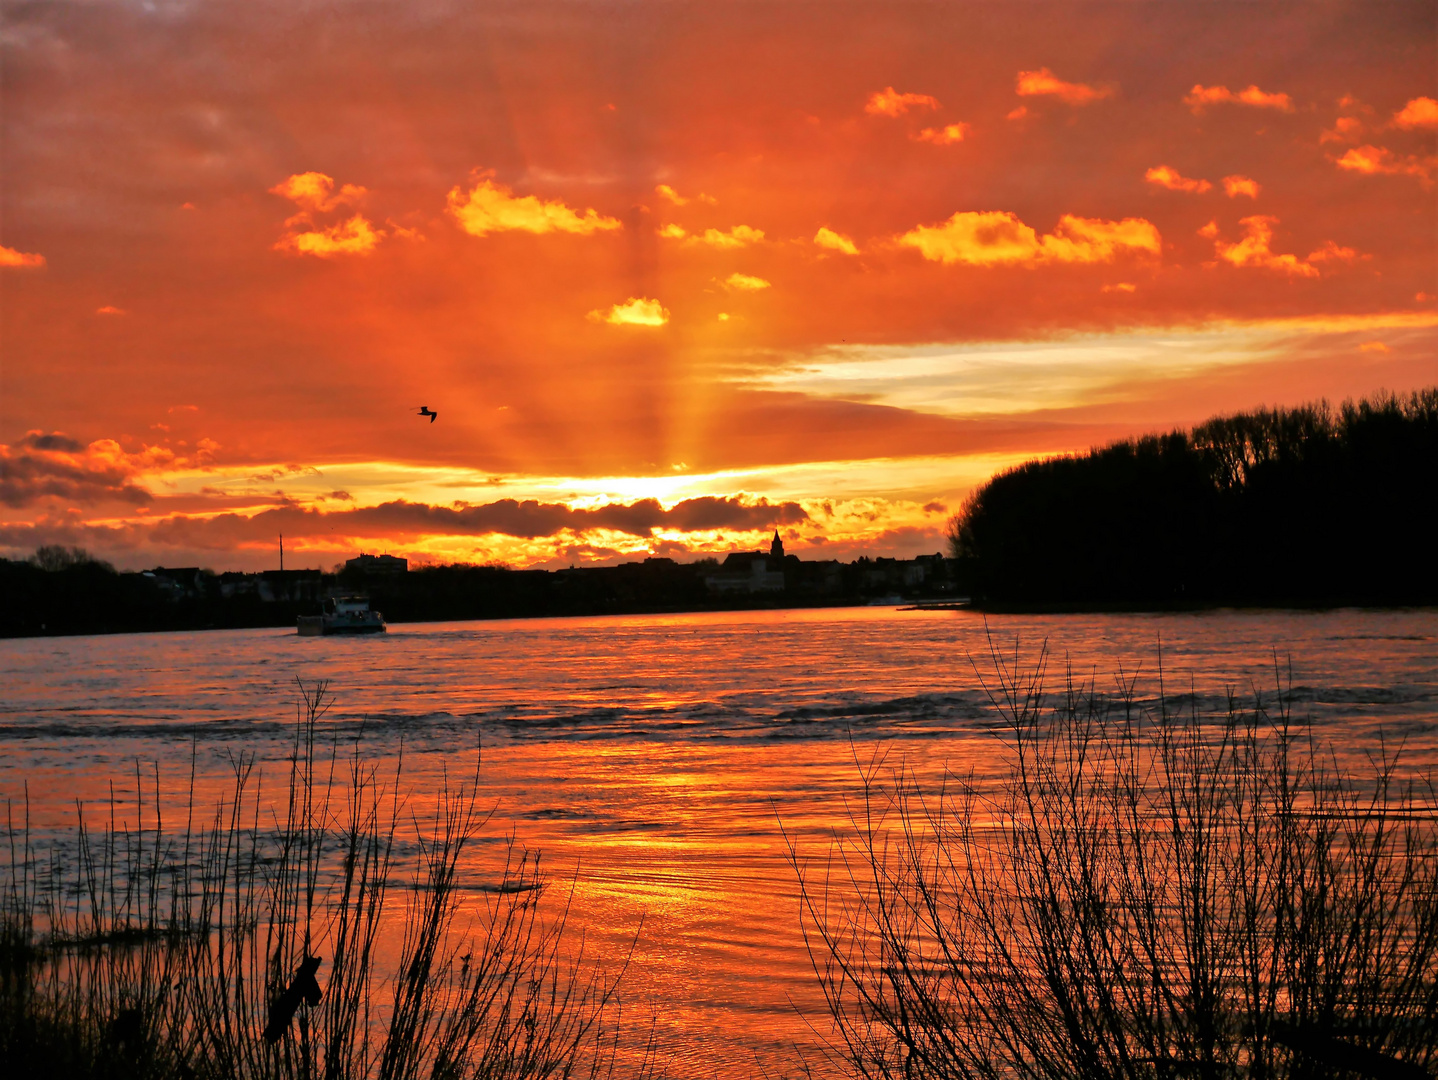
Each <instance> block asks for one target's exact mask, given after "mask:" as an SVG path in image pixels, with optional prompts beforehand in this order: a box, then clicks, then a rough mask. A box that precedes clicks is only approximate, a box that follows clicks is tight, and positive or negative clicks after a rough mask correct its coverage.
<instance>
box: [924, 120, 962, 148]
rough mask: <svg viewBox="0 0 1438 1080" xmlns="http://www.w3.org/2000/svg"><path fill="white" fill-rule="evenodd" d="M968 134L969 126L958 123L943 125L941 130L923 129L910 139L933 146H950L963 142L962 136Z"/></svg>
mask: <svg viewBox="0 0 1438 1080" xmlns="http://www.w3.org/2000/svg"><path fill="white" fill-rule="evenodd" d="M968 133H969V125H968V124H965V123H963V122H960V123H957V124H945V125H944V126H943V127H941V128H924V129H923V130H922V131H920V132H919V133H918V134H917V135H913V136H911V138H913V139H914V140H915V141H916V142H926V143H933V144H934V145H935V146H952V145H953V144H954V143H960V142H963V141H964V136H965V135H967V134H968Z"/></svg>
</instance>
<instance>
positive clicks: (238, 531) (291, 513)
mask: <svg viewBox="0 0 1438 1080" xmlns="http://www.w3.org/2000/svg"><path fill="white" fill-rule="evenodd" d="M809 520H810V519H809V515H808V513H807V512H806V511H805V510H804V508H803V507H802V506H801V505H799V504H798V503H797V502H778V503H771V502H769V501H768V500H767V499H763V498H760V499H756V500H752V501H751V500H749V499H747V498H745V497H744V496H728V497H725V496H713V495H709V496H700V497H697V498H692V499H685V500H683V501H682V502H678V503H676V504H674V505H673V506H671V507H669V508H668V509H666V508H665V507H664V505H663V504H662V503H660V502H659V500H658V499H640V500H639V501H637V502H633V503H605V504H603V505H600V506H594V507H578V508H576V507H571V506H569V505H567V504H565V503H545V502H538V501H536V500H533V499H528V500H524V501H519V500H515V499H500V500H498V501H496V502H492V503H485V504H483V505H480V506H468V505H465V504H464V503H456V504H454V505H453V506H433V505H430V504H427V503H417V502H409V501H407V500H403V499H397V500H393V501H391V502H386V503H381V504H380V505H378V506H367V507H356V508H350V509H342V510H341V509H336V510H322V509H315V508H312V507H299V506H283V507H275V508H273V509H269V510H263V511H261V512H260V513H257V514H253V515H248V516H247V515H243V514H234V513H226V514H218V515H215V516H213V517H204V518H201V517H191V516H189V515H175V516H173V517H170V518H166V519H164V520H162V521H159V522H156V523H155V525H153V526H151V527H150V540H151V541H152V542H154V543H160V544H166V545H170V546H184V547H197V548H209V549H223V548H229V547H233V546H235V545H236V544H243V543H247V542H249V543H253V542H256V541H263V542H268V541H269V540H270V539H271V538H272V537H273V536H274V535H275V533H277V532H283V533H284V534H285V536H286V538H291V537H293V538H294V539H295V540H296V541H299V540H302V539H305V538H310V537H313V538H315V539H318V540H329V541H333V539H334V538H335V537H336V536H342V537H345V538H347V539H348V538H370V537H373V538H385V539H388V538H392V537H397V536H415V535H429V536H484V535H492V534H499V535H504V536H513V537H518V538H521V539H526V540H533V539H537V538H540V537H548V536H560V535H564V534H577V535H584V534H586V533H593V532H597V531H601V530H605V531H609V532H617V533H623V534H626V535H629V536H638V537H645V538H648V537H652V536H653V535H654V534H655V532H657V531H659V530H665V531H673V532H695V531H700V530H711V529H729V530H734V531H743V532H751V531H755V530H758V529H772V528H775V527H777V526H780V525H797V524H803V523H805V522H807V521H809Z"/></svg>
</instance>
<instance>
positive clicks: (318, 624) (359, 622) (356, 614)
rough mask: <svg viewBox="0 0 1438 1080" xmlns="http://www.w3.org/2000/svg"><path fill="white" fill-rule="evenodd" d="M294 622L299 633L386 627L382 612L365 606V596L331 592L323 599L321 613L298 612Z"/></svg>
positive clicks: (357, 631) (359, 631) (368, 631)
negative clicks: (331, 593)
mask: <svg viewBox="0 0 1438 1080" xmlns="http://www.w3.org/2000/svg"><path fill="white" fill-rule="evenodd" d="M298 623H299V633H300V636H301V637H321V636H323V635H326V634H383V633H384V632H385V631H386V630H387V629H388V628H387V627H386V626H385V623H384V616H383V615H381V614H380V613H379V612H378V611H371V610H370V609H369V597H367V596H332V597H330V598H329V599H328V600H326V601H325V607H324V613H323V614H321V615H301V616H300V617H299V620H298Z"/></svg>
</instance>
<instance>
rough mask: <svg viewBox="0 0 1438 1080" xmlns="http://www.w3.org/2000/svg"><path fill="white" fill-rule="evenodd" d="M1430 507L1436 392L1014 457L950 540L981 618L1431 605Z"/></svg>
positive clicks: (1437, 577) (1437, 496)
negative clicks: (1016, 611)
mask: <svg viewBox="0 0 1438 1080" xmlns="http://www.w3.org/2000/svg"><path fill="white" fill-rule="evenodd" d="M1435 506H1438V388H1432V389H1428V390H1423V391H1419V392H1416V393H1413V394H1410V395H1408V396H1407V397H1379V398H1375V399H1372V400H1365V401H1360V402H1358V403H1357V404H1354V403H1352V402H1348V403H1345V404H1344V405H1343V406H1341V407H1340V408H1338V409H1333V408H1330V407H1329V406H1328V405H1327V404H1326V403H1321V404H1318V405H1309V406H1305V407H1303V408H1298V409H1274V410H1261V411H1258V412H1252V413H1240V414H1238V415H1235V416H1227V417H1219V418H1216V419H1213V420H1210V421H1208V422H1207V423H1205V424H1202V425H1200V426H1199V427H1196V428H1194V429H1193V430H1192V431H1189V432H1178V431H1176V432H1173V433H1171V434H1168V435H1150V436H1145V437H1144V438H1141V439H1134V440H1131V441H1127V442H1119V443H1114V444H1112V445H1110V446H1105V447H1103V448H1101V449H1097V450H1093V451H1090V452H1089V453H1087V454H1083V455H1080V456H1076V457H1061V458H1053V459H1049V460H1045V461H1033V462H1028V463H1026V464H1024V465H1020V466H1018V467H1017V468H1014V469H1010V470H1009V471H1008V472H1005V473H1001V474H1000V475H998V476H996V477H994V478H993V479H992V480H990V481H989V482H988V483H986V484H985V485H984V486H983V487H982V488H980V489H979V490H978V491H977V492H975V493H974V495H973V496H972V497H971V498H970V499H969V501H968V502H967V503H966V504H965V506H964V507H963V509H962V510H961V511H960V513H959V514H958V515H956V516H955V517H954V518H953V519H952V520H951V522H950V543H951V548H952V554H953V555H954V556H956V557H957V559H958V560H959V564H960V566H961V568H962V572H961V576H962V578H963V580H964V582H965V584H966V585H967V586H969V587H970V588H971V590H972V592H973V595H974V597H975V598H976V599H978V600H979V601H981V602H982V603H984V604H985V605H987V606H989V607H992V608H1001V607H1005V606H1011V607H1012V606H1029V607H1063V606H1066V605H1073V606H1095V605H1097V606H1103V605H1114V606H1143V607H1148V606H1200V605H1212V604H1237V605H1254V604H1299V605H1325V604H1431V603H1435V602H1438V558H1434V555H1433V553H1434V551H1435V549H1438V539H1435V534H1434V530H1433V521H1432V519H1433V517H1434V507H1435Z"/></svg>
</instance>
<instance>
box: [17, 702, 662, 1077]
mask: <svg viewBox="0 0 1438 1080" xmlns="http://www.w3.org/2000/svg"><path fill="white" fill-rule="evenodd" d="M300 690H301V694H302V702H301V704H300V707H299V710H298V717H297V722H296V726H295V735H294V742H293V746H292V754H291V756H290V761H289V769H288V775H287V780H286V783H285V786H284V787H283V788H282V790H281V792H280V797H279V798H278V799H277V800H272V799H270V798H267V793H266V792H265V791H264V790H263V785H262V783H261V775H260V771H259V770H258V769H257V768H256V763H255V760H254V758H253V757H252V756H249V755H246V754H241V755H239V756H237V757H235V758H233V759H232V766H233V785H232V787H231V788H230V790H229V793H228V794H227V795H226V796H225V797H224V798H222V799H220V800H219V801H218V803H217V804H216V805H215V806H214V807H213V809H212V810H211V811H209V812H205V811H203V810H202V807H201V806H200V804H199V799H198V797H197V794H196V790H195V781H194V778H193V776H192V778H191V781H190V786H189V791H188V795H189V798H188V800H187V807H188V812H187V815H186V820H185V821H184V823H183V826H182V827H178V828H172V826H171V824H170V823H169V822H167V821H166V820H164V815H163V813H162V811H161V806H162V798H161V796H162V794H163V792H162V790H161V784H160V780H159V776H158V773H157V772H156V773H152V774H151V775H150V776H148V777H146V776H145V775H144V774H143V773H141V772H140V771H138V770H137V773H136V777H135V783H136V793H135V795H136V797H135V802H134V810H133V817H131V818H129V819H128V820H120V819H118V818H117V813H118V811H117V807H118V806H119V805H120V802H119V800H118V799H117V798H116V797H115V796H114V795H113V793H112V798H111V801H110V807H109V810H108V814H107V817H106V819H105V820H104V821H103V823H102V824H103V827H102V828H98V829H97V827H96V824H97V823H96V822H95V821H94V820H93V818H92V816H91V815H90V814H89V813H87V812H86V810H85V809H84V808H83V807H79V808H77V828H76V833H75V834H74V838H73V845H72V846H71V847H70V848H69V849H68V850H64V849H62V848H61V847H59V846H56V845H53V844H52V845H46V846H43V850H41V847H42V846H41V845H38V844H37V843H35V842H34V841H33V840H32V837H31V833H30V829H29V823H28V819H27V818H26V817H25V814H26V813H27V812H28V811H27V808H25V807H22V808H20V811H19V814H18V816H17V815H16V813H15V808H13V807H12V808H9V809H8V812H9V813H10V814H11V816H10V817H9V818H8V819H7V827H8V843H7V845H6V847H7V851H6V854H7V855H8V859H9V863H8V881H7V882H6V891H5V896H4V905H3V912H0V1061H3V1062H4V1063H5V1064H6V1066H7V1068H8V1069H9V1070H10V1075H16V1076H21V1075H35V1076H41V1075H45V1076H76V1077H97V1078H99V1077H111V1076H113V1077H134V1078H148V1077H156V1078H159V1077H165V1078H170V1077H186V1078H188V1077H196V1078H210V1077H214V1078H226V1080H229V1078H236V1080H239V1078H303V1080H309V1078H311V1077H314V1078H320V1077H323V1078H327V1080H360V1078H364V1080H369V1078H376V1080H408V1078H419V1077H433V1078H450V1077H453V1078H459V1077H484V1078H495V1080H500V1078H505V1080H508V1078H514V1080H519V1078H531V1077H534V1078H539V1077H591V1078H593V1077H598V1076H607V1075H611V1074H612V1073H613V1072H614V1070H615V1065H616V1050H617V1046H618V1007H619V998H618V985H619V980H620V976H621V975H622V973H623V971H622V965H621V968H620V970H618V971H616V972H611V973H606V972H605V971H604V970H603V969H602V968H601V967H599V966H598V965H596V964H595V963H593V962H591V961H589V960H588V959H586V957H585V956H584V952H583V947H582V944H581V945H580V946H579V947H578V948H576V949H574V950H572V951H571V949H570V944H569V942H570V939H569V938H568V937H566V935H565V908H564V906H563V904H562V903H561V904H560V905H559V906H558V910H557V911H554V912H549V910H548V907H547V906H546V904H544V903H542V902H541V900H542V897H543V896H544V894H545V893H546V891H547V889H548V886H547V885H546V882H545V880H544V879H543V878H542V877H541V874H540V869H539V863H538V859H537V858H533V859H531V858H529V857H528V856H524V855H515V854H514V848H513V845H512V844H511V845H510V846H509V848H508V849H507V850H508V852H509V854H508V857H507V859H506V862H505V866H504V873H503V876H502V879H501V881H500V883H499V885H498V886H497V887H495V888H492V889H490V890H489V891H488V892H485V893H483V894H481V895H482V896H483V901H482V902H481V903H478V904H476V903H475V902H474V899H473V890H472V889H468V888H466V887H465V886H464V885H463V883H462V882H461V880H460V868H461V865H462V864H463V861H462V856H463V855H464V853H465V852H466V850H467V849H469V848H470V847H471V846H472V844H473V842H474V841H475V840H476V838H477V837H478V835H479V833H480V831H481V829H482V828H483V827H484V826H485V825H486V824H487V822H488V815H487V814H486V813H485V812H484V810H483V809H482V808H481V805H480V803H479V801H478V796H477V786H476V780H477V774H476V776H471V777H466V778H459V779H455V778H451V777H447V778H446V780H445V783H444V786H443V788H442V790H440V791H439V792H438V793H437V795H436V798H435V801H434V806H433V809H432V810H427V811H426V812H424V813H423V814H421V813H420V812H418V811H417V810H414V809H412V807H411V805H410V804H409V802H408V801H407V800H406V798H405V797H404V794H403V793H402V791H401V788H400V779H401V770H400V763H399V761H397V760H396V761H393V762H391V763H390V766H389V768H388V770H387V771H382V770H381V768H380V767H379V766H377V765H375V764H373V763H371V762H369V761H367V760H366V758H365V756H364V754H363V747H362V745H361V744H360V743H359V742H358V741H357V742H356V743H355V744H354V745H353V746H351V747H350V748H348V749H342V748H341V746H340V742H339V739H338V736H332V735H327V733H326V726H327V725H326V724H325V722H324V716H325V713H326V711H327V709H328V707H329V704H330V697H329V694H328V692H327V688H326V685H325V684H324V683H320V684H318V685H316V686H314V687H311V688H305V687H304V686H301V687H300ZM475 768H476V770H477V769H478V757H477V754H476V761H475ZM3 857H4V856H0V858H3ZM402 866H409V867H411V869H409V870H404V869H402ZM557 899H559V900H562V898H557ZM396 943H397V946H396ZM307 958H309V960H310V962H309V964H308V966H309V967H310V968H314V967H316V964H315V963H314V960H313V958H318V960H319V963H318V971H319V978H318V982H319V984H320V986H319V989H322V997H321V998H320V999H319V1001H318V1002H317V1003H313V1004H312V1003H310V1002H308V1001H306V1000H304V997H303V995H300V994H292V995H290V1001H289V1002H288V1005H290V1006H294V1007H293V1008H292V1009H288V1010H287V1009H286V1008H285V1007H283V1006H282V1007H281V1008H279V1009H278V1011H276V1009H275V1007H276V1003H277V1001H280V1000H281V999H283V998H284V996H285V991H286V990H287V989H289V988H290V987H291V984H292V982H293V981H294V979H295V976H296V973H297V972H298V971H299V970H300V968H301V965H302V964H303V963H304V962H305V961H306V960H307ZM290 1013H292V1015H290ZM272 1023H273V1024H274V1025H275V1026H274V1028H273V1030H272V1032H271V1033H272V1034H275V1035H277V1036H278V1037H277V1038H276V1039H275V1040H274V1041H270V1040H269V1039H266V1038H265V1037H263V1033H264V1031H265V1029H266V1027H267V1026H270V1025H271V1024H272ZM652 1071H653V1061H652V1058H650V1057H646V1058H645V1059H644V1061H643V1062H642V1064H641V1065H640V1066H639V1072H640V1073H641V1074H647V1073H649V1072H652Z"/></svg>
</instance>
